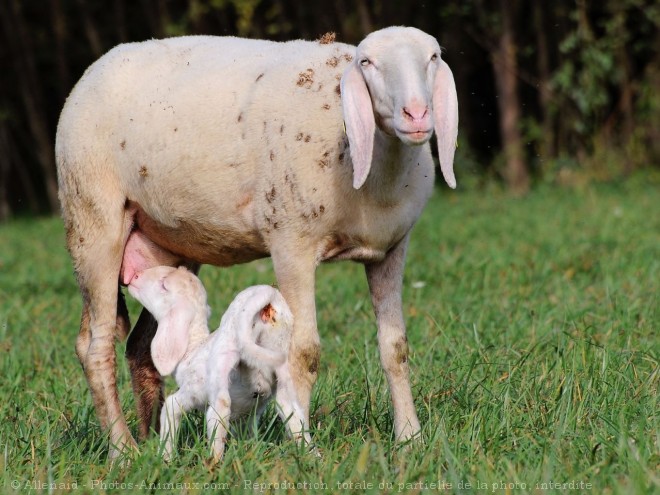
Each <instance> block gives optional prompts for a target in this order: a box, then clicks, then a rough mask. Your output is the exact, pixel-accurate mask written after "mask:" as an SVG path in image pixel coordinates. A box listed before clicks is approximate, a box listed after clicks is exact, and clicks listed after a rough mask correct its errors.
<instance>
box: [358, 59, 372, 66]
mask: <svg viewBox="0 0 660 495" xmlns="http://www.w3.org/2000/svg"><path fill="white" fill-rule="evenodd" d="M370 63H371V60H369V59H368V58H363V59H362V60H360V65H361V66H362V67H366V66H367V65H369V64H370Z"/></svg>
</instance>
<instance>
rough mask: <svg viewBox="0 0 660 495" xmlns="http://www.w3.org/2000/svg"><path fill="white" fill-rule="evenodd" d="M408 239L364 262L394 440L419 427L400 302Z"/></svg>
mask: <svg viewBox="0 0 660 495" xmlns="http://www.w3.org/2000/svg"><path fill="white" fill-rule="evenodd" d="M408 239H409V234H408V235H406V237H405V238H404V239H402V240H401V241H400V242H399V244H398V245H397V246H395V247H394V248H393V249H392V250H390V252H388V253H387V255H386V257H385V259H384V260H383V261H381V262H379V263H371V264H368V265H366V273H367V280H368V282H369V290H370V292H371V301H372V303H373V306H374V311H375V313H376V321H377V324H378V349H379V351H380V361H381V364H382V366H383V370H384V372H385V376H386V377H387V382H388V384H389V388H390V394H391V396H392V405H393V408H394V434H395V437H396V439H397V440H398V441H405V440H408V439H411V438H413V437H414V436H415V435H417V434H418V433H419V430H420V426H419V420H418V419H417V413H416V412H415V405H414V403H413V398H412V391H411V389H410V371H409V369H408V339H407V338H406V327H405V324H404V321H403V309H402V301H401V290H402V285H403V267H404V264H405V258H406V249H407V247H408Z"/></svg>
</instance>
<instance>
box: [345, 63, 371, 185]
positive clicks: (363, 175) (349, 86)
mask: <svg viewBox="0 0 660 495" xmlns="http://www.w3.org/2000/svg"><path fill="white" fill-rule="evenodd" d="M341 106H342V109H343V112H344V125H345V126H346V135H347V136H348V144H349V146H350V150H351V160H352V161H353V187H354V188H355V189H360V188H361V187H362V185H363V184H364V182H365V181H366V180H367V176H368V175H369V169H370V168H371V158H372V155H373V149H374V133H375V132H376V121H375V119H374V109H373V106H372V105H371V96H369V90H368V89H367V83H366V82H365V81H364V77H363V76H362V71H361V70H360V67H358V65H357V59H356V60H354V61H353V62H352V63H351V64H350V65H349V66H348V67H347V68H346V70H345V71H344V74H343V75H342V77H341Z"/></svg>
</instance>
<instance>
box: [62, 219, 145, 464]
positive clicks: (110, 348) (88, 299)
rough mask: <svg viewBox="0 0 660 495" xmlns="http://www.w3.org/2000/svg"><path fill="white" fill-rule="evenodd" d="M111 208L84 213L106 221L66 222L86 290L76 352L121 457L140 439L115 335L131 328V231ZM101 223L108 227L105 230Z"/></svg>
mask: <svg viewBox="0 0 660 495" xmlns="http://www.w3.org/2000/svg"><path fill="white" fill-rule="evenodd" d="M108 211H109V212H112V208H106V209H103V208H101V207H100V206H99V207H98V209H94V210H93V211H90V210H89V209H88V210H87V211H85V212H84V213H86V214H87V215H91V214H93V213H95V212H103V217H104V218H103V219H102V220H100V219H98V220H97V221H94V220H93V219H91V218H89V217H86V218H76V219H75V221H69V222H67V230H68V232H67V240H68V247H69V252H70V253H71V256H72V258H73V261H74V266H75V267H76V273H77V276H78V283H79V284H80V287H81V292H82V294H83V313H82V317H81V324H80V333H79V335H78V339H77V342H76V353H77V354H78V356H79V358H80V362H81V364H82V366H83V370H84V371H85V376H86V378H87V382H88V384H89V388H90V391H91V394H92V399H93V400H94V406H95V408H96V413H97V415H98V418H99V422H100V424H101V428H102V429H103V430H104V431H109V433H110V452H109V455H110V458H116V457H118V456H119V454H120V453H122V452H128V451H130V450H131V449H133V448H135V441H134V440H133V437H132V436H131V434H130V431H129V429H128V426H127V424H126V419H125V418H124V415H123V413H122V410H121V405H120V403H119V397H118V393H117V378H116V362H115V346H114V344H115V337H117V336H119V337H120V338H121V337H123V335H125V332H126V328H127V327H128V316H127V313H126V311H125V305H124V304H123V301H122V302H119V300H118V296H117V294H118V291H117V281H118V277H119V268H120V266H121V257H122V252H123V242H124V240H125V238H126V236H127V233H126V232H123V229H125V226H124V219H123V215H122V214H118V215H117V216H115V217H114V218H113V216H112V214H111V213H105V212H108ZM73 214H74V215H75V214H77V211H75V210H74V212H73ZM99 225H102V226H103V229H102V230H100V229H99V228H98V226H99ZM74 226H75V227H74ZM83 226H87V227H91V228H89V229H84V228H83ZM113 227H114V228H113Z"/></svg>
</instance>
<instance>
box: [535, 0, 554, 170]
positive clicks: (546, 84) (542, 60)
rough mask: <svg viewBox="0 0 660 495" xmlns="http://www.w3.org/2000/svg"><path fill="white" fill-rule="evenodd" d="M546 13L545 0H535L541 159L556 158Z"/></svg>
mask: <svg viewBox="0 0 660 495" xmlns="http://www.w3.org/2000/svg"><path fill="white" fill-rule="evenodd" d="M546 15H547V12H546V10H545V2H544V0H534V29H535V31H536V52H537V53H536V69H537V77H538V102H539V107H540V109H541V129H542V131H541V132H542V135H543V137H542V140H541V146H540V150H539V152H540V155H541V160H548V159H551V158H554V157H555V155H556V148H555V129H554V122H553V121H554V116H553V111H552V91H551V89H550V57H549V53H550V52H549V50H548V37H547V34H546V31H545V30H546V28H547V26H546Z"/></svg>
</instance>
